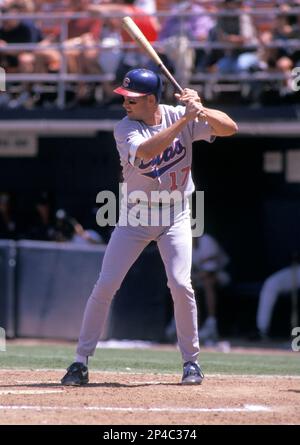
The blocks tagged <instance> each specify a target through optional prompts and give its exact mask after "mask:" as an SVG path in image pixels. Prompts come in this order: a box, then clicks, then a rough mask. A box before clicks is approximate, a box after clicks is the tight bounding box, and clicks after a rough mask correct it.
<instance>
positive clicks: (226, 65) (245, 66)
mask: <svg viewBox="0 0 300 445" xmlns="http://www.w3.org/2000/svg"><path fill="white" fill-rule="evenodd" d="M243 3H244V2H243V0H224V1H223V2H222V8H223V9H224V11H225V12H232V13H234V12H236V14H235V15H220V16H218V18H217V23H216V26H215V27H214V28H212V30H211V32H210V33H209V41H210V42H212V43H223V44H226V48H225V49H220V50H219V49H216V50H212V51H210V54H209V57H208V65H209V66H210V69H211V70H212V71H217V72H219V73H221V74H232V73H238V72H240V71H247V70H249V69H250V68H251V67H252V66H253V65H256V64H257V63H258V59H257V55H256V44H257V33H256V29H255V27H254V23H253V20H252V17H251V15H250V14H248V13H247V12H246V10H244V11H243V6H244V5H243ZM246 45H250V46H251V45H253V48H251V47H250V48H245V46H246Z"/></svg>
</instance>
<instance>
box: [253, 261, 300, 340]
mask: <svg viewBox="0 0 300 445" xmlns="http://www.w3.org/2000/svg"><path fill="white" fill-rule="evenodd" d="M299 288H300V264H299V258H298V254H297V253H295V254H294V255H293V259H292V264H291V265H290V266H288V267H285V268H284V269H281V270H279V271H278V272H275V273H274V274H272V275H270V276H269V277H268V278H267V279H266V281H265V282H264V283H263V286H262V289H261V291H260V294H259V302H258V309H257V315H256V325H257V330H258V332H257V338H253V339H259V338H261V339H264V338H267V336H268V335H269V333H270V325H271V319H272V313H273V309H274V306H275V303H276V301H277V299H278V297H279V296H280V294H286V295H288V294H289V295H291V294H292V293H294V294H295V297H296V298H297V292H298V290H299ZM292 327H294V326H292Z"/></svg>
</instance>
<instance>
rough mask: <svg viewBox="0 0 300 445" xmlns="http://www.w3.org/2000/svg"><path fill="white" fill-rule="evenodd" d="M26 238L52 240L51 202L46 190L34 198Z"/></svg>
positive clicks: (52, 219) (52, 218)
mask: <svg viewBox="0 0 300 445" xmlns="http://www.w3.org/2000/svg"><path fill="white" fill-rule="evenodd" d="M26 238H28V239H34V240H41V241H53V240H54V215H53V204H52V200H51V197H50V195H49V193H47V192H42V193H41V194H40V195H39V196H38V197H37V199H36V200H35V203H34V209H33V214H32V216H31V218H30V223H29V228H28V230H27V234H26Z"/></svg>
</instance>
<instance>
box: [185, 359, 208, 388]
mask: <svg viewBox="0 0 300 445" xmlns="http://www.w3.org/2000/svg"><path fill="white" fill-rule="evenodd" d="M203 379H204V374H203V372H202V370H201V368H200V366H199V365H198V363H194V362H185V363H184V364H183V376H182V380H181V383H182V385H201V383H202V380H203Z"/></svg>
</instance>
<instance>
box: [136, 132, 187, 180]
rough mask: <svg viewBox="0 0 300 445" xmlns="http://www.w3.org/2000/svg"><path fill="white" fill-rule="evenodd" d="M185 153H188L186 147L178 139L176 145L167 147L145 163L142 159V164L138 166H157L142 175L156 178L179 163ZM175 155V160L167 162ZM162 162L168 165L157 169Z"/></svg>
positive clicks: (144, 167)
mask: <svg viewBox="0 0 300 445" xmlns="http://www.w3.org/2000/svg"><path fill="white" fill-rule="evenodd" d="M185 155H186V148H185V147H184V146H183V145H182V144H181V143H180V141H179V140H178V139H177V140H176V141H175V143H174V146H172V147H168V148H166V149H165V151H164V152H163V153H162V154H160V155H158V156H156V157H155V158H153V159H151V160H150V161H149V162H147V163H146V164H144V161H143V159H142V160H141V162H140V164H139V165H138V168H139V169H140V170H144V169H146V168H148V167H149V166H151V167H152V168H153V167H155V170H154V171H151V172H148V173H142V175H144V176H148V177H149V178H156V177H157V176H161V175H162V174H163V173H165V172H166V171H167V170H169V169H170V168H172V167H174V165H176V164H178V162H180V161H181V160H182V159H183V158H184V157H185ZM175 156H176V159H175V160H174V161H173V162H170V163H169V164H166V163H167V162H168V161H170V160H171V159H174V157H175ZM161 164H166V165H163V166H162V167H161V168H160V169H157V167H158V166H160V165H161Z"/></svg>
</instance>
